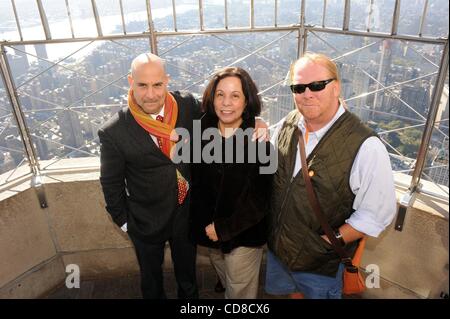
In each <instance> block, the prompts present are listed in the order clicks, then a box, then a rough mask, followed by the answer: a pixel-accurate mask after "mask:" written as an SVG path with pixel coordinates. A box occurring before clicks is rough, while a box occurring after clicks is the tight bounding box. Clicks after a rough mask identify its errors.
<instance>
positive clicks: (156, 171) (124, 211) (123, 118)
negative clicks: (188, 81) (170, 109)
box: [98, 92, 200, 242]
mask: <svg viewBox="0 0 450 319" xmlns="http://www.w3.org/2000/svg"><path fill="white" fill-rule="evenodd" d="M172 94H173V96H174V97H175V99H176V101H177V103H178V119H177V122H176V127H182V128H186V129H188V130H189V132H192V121H193V120H194V119H197V118H199V115H200V106H199V103H198V101H197V100H196V99H195V98H194V97H193V96H192V95H190V94H186V93H180V92H172ZM98 136H99V138H100V144H101V146H100V164H101V167H100V183H101V185H102V188H103V193H104V196H105V201H106V210H107V211H108V212H109V213H110V214H111V216H112V219H113V221H114V222H115V223H116V224H117V225H119V226H122V225H123V224H125V223H126V222H127V223H128V224H127V228H128V232H129V233H130V234H131V235H134V236H136V237H138V238H140V239H142V240H145V241H148V242H161V241H165V240H167V239H169V238H170V237H171V235H172V233H173V232H174V231H177V229H179V230H181V229H184V228H185V227H186V225H187V223H188V213H189V212H188V210H189V194H188V196H187V198H186V200H185V202H184V203H183V205H181V206H180V205H178V201H177V194H178V187H177V178H176V169H178V170H179V171H180V172H181V173H182V174H183V176H184V177H185V178H186V179H187V180H188V181H190V171H189V166H188V164H183V163H181V164H174V163H173V162H172V161H171V160H170V159H168V158H167V157H166V156H165V155H164V154H163V153H162V152H161V151H160V149H159V148H158V146H157V145H156V144H155V143H154V141H153V140H152V138H151V136H150V135H149V134H148V132H147V131H145V130H144V129H143V128H142V127H141V126H139V124H138V123H137V122H136V121H135V119H134V117H133V116H132V114H131V112H130V111H129V109H128V108H126V109H123V110H121V111H119V112H118V113H117V114H116V115H114V116H113V117H112V118H111V119H110V120H109V121H108V122H107V123H105V124H104V125H103V126H102V128H101V129H100V130H99V131H98Z"/></svg>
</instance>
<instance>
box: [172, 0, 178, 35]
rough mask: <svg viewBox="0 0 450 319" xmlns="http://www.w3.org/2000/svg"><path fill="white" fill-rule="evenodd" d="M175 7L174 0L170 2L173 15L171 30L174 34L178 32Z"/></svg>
mask: <svg viewBox="0 0 450 319" xmlns="http://www.w3.org/2000/svg"><path fill="white" fill-rule="evenodd" d="M175 7H176V5H175V0H172V14H173V30H174V31H175V32H177V31H178V28H177V10H176V9H175Z"/></svg>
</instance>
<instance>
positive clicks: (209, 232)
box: [205, 223, 219, 241]
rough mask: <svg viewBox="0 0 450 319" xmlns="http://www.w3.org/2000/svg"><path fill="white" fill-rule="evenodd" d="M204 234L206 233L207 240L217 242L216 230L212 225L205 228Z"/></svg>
mask: <svg viewBox="0 0 450 319" xmlns="http://www.w3.org/2000/svg"><path fill="white" fill-rule="evenodd" d="M205 232H206V236H208V238H209V239H211V240H212V241H218V240H219V238H218V237H217V234H216V228H215V227H214V223H212V224H209V225H208V226H206V227H205Z"/></svg>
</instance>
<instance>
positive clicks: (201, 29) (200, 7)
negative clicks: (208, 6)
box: [198, 0, 205, 31]
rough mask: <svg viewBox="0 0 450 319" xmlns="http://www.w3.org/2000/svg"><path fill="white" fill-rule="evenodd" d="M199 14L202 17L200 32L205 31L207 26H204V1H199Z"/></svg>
mask: <svg viewBox="0 0 450 319" xmlns="http://www.w3.org/2000/svg"><path fill="white" fill-rule="evenodd" d="M198 14H199V17H200V31H203V30H205V26H204V25H203V0H198Z"/></svg>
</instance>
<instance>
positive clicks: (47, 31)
mask: <svg viewBox="0 0 450 319" xmlns="http://www.w3.org/2000/svg"><path fill="white" fill-rule="evenodd" d="M36 3H37V6H38V10H39V15H40V17H41V23H42V27H43V28H44V34H45V38H46V39H47V40H50V39H51V38H52V34H51V32H50V28H49V26H48V20H47V15H46V14H45V10H44V6H43V5H42V0H36Z"/></svg>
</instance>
